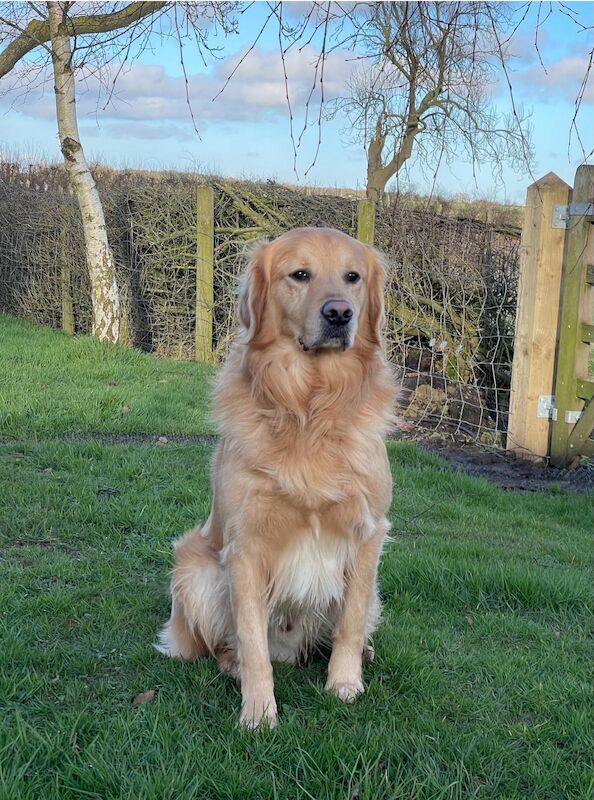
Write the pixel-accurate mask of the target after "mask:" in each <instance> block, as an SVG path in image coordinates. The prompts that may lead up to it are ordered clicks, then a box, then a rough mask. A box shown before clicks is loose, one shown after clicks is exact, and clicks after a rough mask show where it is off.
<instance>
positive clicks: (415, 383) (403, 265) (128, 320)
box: [0, 165, 519, 446]
mask: <svg viewBox="0 0 594 800" xmlns="http://www.w3.org/2000/svg"><path fill="white" fill-rule="evenodd" d="M96 178H97V182H98V185H99V189H100V193H101V196H102V200H103V204H104V210H105V215H106V221H107V226H108V232H109V238H110V242H111V245H112V248H113V250H114V255H115V258H116V263H117V273H118V282H119V286H120V291H121V293H122V298H123V306H124V318H123V338H124V341H125V343H127V344H130V345H133V346H135V347H139V348H141V349H143V350H145V351H147V352H150V353H153V354H155V355H156V356H159V357H167V358H177V359H191V358H194V356H195V352H196V351H195V347H196V344H195V343H196V336H195V333H196V325H197V313H196V308H197V294H198V292H197V287H198V286H199V282H200V281H201V280H203V279H204V278H205V276H203V275H201V274H200V269H201V267H200V265H199V260H198V259H197V226H198V223H197V205H196V187H197V185H200V184H201V183H202V184H204V183H207V182H208V183H210V184H211V185H213V187H214V200H215V201H214V269H213V274H212V276H210V279H211V280H212V283H213V304H212V309H210V311H211V313H212V352H213V360H214V362H215V363H218V362H220V361H221V359H222V358H224V356H225V353H226V352H227V350H228V347H229V344H230V342H231V339H232V337H233V332H234V328H235V303H236V286H237V278H238V276H239V273H240V271H241V269H242V266H243V259H244V252H245V248H246V245H248V244H249V243H251V242H253V241H255V240H258V239H260V238H262V237H274V236H277V235H279V234H280V233H282V232H283V231H285V230H289V229H291V228H294V227H299V226H307V225H313V226H328V227H334V228H337V229H339V230H342V231H344V232H345V233H349V234H351V235H356V230H357V214H358V203H357V200H356V199H354V198H350V197H339V196H329V195H312V194H309V193H307V194H306V193H305V192H303V191H299V190H295V189H289V188H287V187H285V186H282V185H280V184H276V183H272V182H266V183H247V182H235V181H233V182H230V181H229V182H225V181H222V180H219V179H206V178H201V177H197V176H191V175H185V174H175V173H155V174H151V173H125V172H124V173H115V172H112V171H105V172H101V171H99V172H98V174H97V175H96ZM375 241H376V245H377V247H378V248H379V249H380V250H382V251H383V252H384V254H385V255H386V259H387V285H386V314H387V323H386V348H387V353H388V356H389V358H390V359H391V360H392V361H393V362H394V364H395V365H397V367H398V368H399V371H400V373H401V377H402V381H403V386H404V392H403V399H402V407H401V408H400V409H399V414H400V417H401V420H402V423H401V426H402V429H403V430H405V431H406V430H409V431H410V433H411V435H413V434H414V431H416V430H417V429H418V428H419V427H421V428H425V429H426V428H427V427H430V428H431V429H433V430H437V431H438V432H440V435H442V434H443V433H448V434H452V435H453V436H454V437H462V438H470V439H474V440H480V441H483V442H486V443H488V444H492V445H494V446H503V445H504V443H505V432H506V428H507V414H508V408H509V391H510V379H511V363H512V358H513V343H514V324H515V311H516V295H517V277H518V246H519V231H518V230H512V229H502V228H498V227H496V226H494V225H491V224H486V223H481V222H477V221H475V220H468V219H454V218H450V217H446V216H439V215H436V214H435V213H430V212H425V211H422V210H414V209H410V208H406V207H404V206H403V205H402V204H399V203H395V204H392V205H389V206H387V207H386V208H382V209H378V212H377V219H376V237H375ZM0 309H2V310H4V311H6V312H8V313H11V314H15V315H17V316H19V317H23V318H27V319H30V320H34V321H36V322H39V323H42V324H45V325H51V326H53V327H55V328H63V329H66V330H68V331H69V332H73V333H88V332H89V331H90V326H91V305H90V286H89V281H88V276H87V273H86V266H85V257H84V248H83V243H82V229H81V224H80V215H79V212H78V207H77V204H76V202H75V200H74V198H73V197H72V195H71V194H70V193H69V191H68V189H67V186H66V183H65V180H64V176H63V175H62V174H61V173H60V171H59V170H54V171H53V172H49V171H48V170H46V171H42V172H41V173H37V174H35V175H33V176H31V175H30V174H27V175H23V174H21V173H18V172H14V171H12V172H11V171H10V170H9V169H8V168H7V166H6V165H4V168H2V167H1V166H0Z"/></svg>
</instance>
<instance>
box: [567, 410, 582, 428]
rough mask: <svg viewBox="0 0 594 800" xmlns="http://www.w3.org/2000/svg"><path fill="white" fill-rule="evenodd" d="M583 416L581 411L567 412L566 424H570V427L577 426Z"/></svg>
mask: <svg viewBox="0 0 594 800" xmlns="http://www.w3.org/2000/svg"><path fill="white" fill-rule="evenodd" d="M581 416H582V412H581V411H566V412H565V422H569V424H570V425H575V423H576V422H577V421H578V419H579V418H580V417H581Z"/></svg>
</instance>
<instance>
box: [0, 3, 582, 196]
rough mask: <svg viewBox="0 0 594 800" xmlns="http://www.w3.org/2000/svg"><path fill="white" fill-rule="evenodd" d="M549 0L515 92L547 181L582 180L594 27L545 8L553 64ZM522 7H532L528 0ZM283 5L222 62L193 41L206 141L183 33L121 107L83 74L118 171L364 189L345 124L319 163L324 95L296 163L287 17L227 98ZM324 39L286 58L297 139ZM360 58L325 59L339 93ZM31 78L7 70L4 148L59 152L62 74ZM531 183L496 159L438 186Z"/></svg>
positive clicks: (87, 140)
mask: <svg viewBox="0 0 594 800" xmlns="http://www.w3.org/2000/svg"><path fill="white" fill-rule="evenodd" d="M79 5H83V4H79ZM538 5H539V4H538V3H532V4H531V7H530V10H529V17H528V19H527V20H526V21H525V22H524V23H523V26H522V28H521V29H520V30H519V32H518V34H517V35H516V38H515V40H514V42H513V43H512V50H513V53H514V54H515V57H514V59H513V60H512V61H511V62H510V64H511V65H512V66H511V69H512V73H511V77H512V82H513V84H514V96H515V100H516V102H517V103H520V104H523V105H524V106H526V107H527V108H530V109H531V110H532V127H533V141H534V146H535V151H536V162H537V163H536V165H535V168H534V171H533V177H535V178H538V177H540V176H541V175H543V174H544V173H546V172H549V171H550V170H553V171H554V172H556V173H557V174H558V175H560V176H561V177H562V178H564V179H565V180H566V181H568V182H572V178H573V175H574V173H575V169H576V167H577V165H578V164H579V163H580V162H581V160H582V156H581V151H580V149H579V147H578V146H577V143H576V142H575V137H574V145H573V146H572V147H571V148H570V151H569V152H568V141H569V132H570V126H571V120H572V117H573V114H574V102H575V98H576V95H577V93H578V90H579V87H580V82H581V80H582V78H583V75H584V73H585V70H586V66H587V55H588V51H589V50H590V49H591V48H592V45H593V35H592V31H591V30H590V31H586V32H583V31H580V28H579V27H578V26H577V25H576V24H575V23H574V22H573V21H572V20H571V19H569V17H568V16H567V15H566V14H565V13H563V10H564V8H566V7H567V6H563V5H561V4H559V3H552V4H549V3H546V4H544V3H543V4H541V17H542V16H544V15H545V14H546V12H547V10H548V8H549V6H551V8H552V11H553V13H552V14H551V16H550V17H549V19H548V20H547V21H546V22H545V24H544V25H543V26H542V28H541V30H540V32H539V44H540V50H541V54H542V58H543V61H544V64H545V67H546V72H545V70H544V69H543V67H542V66H541V65H540V63H539V59H538V54H537V52H536V49H535V47H534V35H535V23H536V13H537V10H538ZM307 6H308V4H307V3H294V4H285V9H286V11H285V13H286V14H288V15H293V16H294V17H295V18H296V16H297V14H298V13H299V12H302V11H303V9H304V8H307ZM569 6H570V7H571V8H572V9H573V10H574V11H575V12H576V14H577V15H578V16H579V19H580V20H581V21H582V22H583V24H584V25H590V26H591V25H592V24H594V3H592V2H582V3H570V4H569ZM513 7H514V9H516V10H517V13H518V14H519V13H520V11H521V8H522V6H521V4H513ZM269 11H270V8H269V6H268V4H267V3H264V2H260V3H254V4H252V5H251V6H250V7H249V8H247V10H246V11H245V13H244V14H242V15H241V16H240V17H239V34H237V35H230V36H227V37H225V36H222V35H219V36H218V37H216V38H212V40H211V42H212V44H214V45H216V46H217V47H220V48H221V50H220V52H219V56H220V58H219V59H218V60H214V59H212V58H208V57H207V63H206V65H204V64H203V63H202V61H201V59H200V57H199V56H198V53H197V51H196V48H195V47H193V46H191V45H190V43H189V42H188V43H187V44H186V46H185V47H184V50H183V54H184V63H185V66H186V75H187V77H188V93H189V97H190V104H191V108H192V111H193V114H194V116H195V120H196V127H197V129H198V133H199V136H198V135H197V134H196V132H195V131H194V128H193V125H192V120H191V115H190V111H189V108H188V104H187V101H186V97H185V92H186V84H185V79H184V74H183V70H182V67H181V62H180V55H179V46H178V44H177V42H176V41H174V40H172V39H167V38H166V39H163V40H159V39H158V38H156V37H155V38H154V39H153V46H152V49H151V50H150V51H149V50H145V52H144V53H142V54H141V55H140V56H139V58H138V59H136V60H135V61H134V62H133V63H131V64H130V65H126V66H125V68H124V69H123V70H122V71H121V73H120V74H119V77H118V80H117V82H116V84H115V87H116V88H115V92H114V95H113V97H112V98H111V102H110V103H108V105H107V107H104V106H105V102H106V99H107V94H106V90H105V88H103V89H101V87H100V85H99V82H98V80H97V77H96V76H94V75H91V77H89V78H88V79H87V80H86V81H85V82H81V83H80V84H79V87H78V104H79V125H80V133H81V139H82V141H83V144H84V146H85V149H86V152H87V154H88V156H89V157H90V158H92V159H93V160H100V161H102V162H105V163H109V164H112V165H114V166H127V167H142V168H145V169H169V168H172V169H196V170H198V171H204V172H211V173H218V174H223V175H227V176H233V177H248V178H261V179H265V178H271V179H276V180H280V181H288V182H291V183H305V184H317V185H320V186H340V187H355V188H356V187H362V186H364V179H365V153H364V150H363V147H362V145H359V146H357V145H354V144H353V143H348V142H346V141H345V140H344V137H343V135H341V131H342V130H343V128H344V120H342V119H337V120H333V121H325V122H323V124H322V128H321V133H322V143H321V146H320V150H319V153H318V155H317V158H316V160H315V164H314V166H313V167H311V169H309V171H307V170H308V167H310V164H311V163H312V160H313V159H314V154H315V152H316V147H317V142H318V126H317V124H315V123H316V122H317V112H318V104H317V103H316V102H315V100H314V102H312V104H311V109H312V120H311V121H312V122H313V123H314V124H312V125H311V127H310V128H309V129H308V130H307V131H306V133H305V135H304V138H303V140H302V144H301V147H300V148H299V152H298V158H297V164H296V168H297V169H296V171H295V168H294V167H295V165H294V159H293V147H292V143H291V137H290V125H289V115H288V111H287V107H286V100H285V96H284V91H285V90H284V82H283V74H282V67H281V62H280V58H279V55H278V38H277V28H275V26H274V25H272V24H271V25H270V26H269V28H268V29H267V30H266V31H265V33H264V34H263V35H262V37H261V38H260V40H259V42H258V44H257V46H256V47H255V48H254V49H253V50H252V52H251V53H250V54H249V55H248V56H247V57H246V59H245V61H244V62H243V64H242V65H241V67H240V68H239V69H238V71H237V72H236V74H235V75H234V77H233V79H232V81H231V82H230V83H229V85H228V86H227V88H226V89H225V91H224V92H223V93H222V94H221V95H220V96H219V97H218V98H217V99H216V100H214V101H213V99H212V98H213V97H214V96H215V95H216V94H217V93H218V92H219V91H220V89H222V88H223V86H224V84H225V80H226V78H227V77H228V76H229V74H230V72H231V70H232V69H233V67H234V66H235V65H236V64H237V62H238V60H239V58H240V57H241V55H242V54H244V53H245V51H246V49H247V48H248V47H249V46H250V45H251V44H252V43H253V42H254V39H255V37H256V36H257V34H258V31H259V30H260V28H261V26H262V24H263V21H264V19H265V17H266V16H267V14H268V13H269ZM317 45H318V42H317V41H316V40H314V41H313V42H312V44H311V46H309V47H306V48H305V49H304V50H303V51H302V52H301V53H298V52H297V51H294V53H293V54H291V55H290V56H289V57H288V58H287V61H286V64H287V71H288V79H289V89H290V95H291V99H292V104H293V110H294V115H295V120H294V133H295V134H296V135H297V134H298V133H299V132H300V130H301V128H302V125H303V115H304V98H305V97H306V96H307V94H308V91H309V88H310V86H311V85H312V81H313V79H314V67H313V65H314V62H315V57H316V52H317V51H316V46H317ZM117 66H118V64H117V62H116V63H114V64H112V70H114V69H115V68H116V67H117ZM352 67H353V54H352V53H350V52H348V51H346V50H344V49H340V48H339V49H338V50H337V51H336V52H335V53H333V54H332V55H331V56H330V58H329V60H328V62H327V64H326V68H325V69H326V74H325V86H326V90H325V91H326V96H333V95H334V96H337V95H340V94H341V90H342V89H343V87H344V82H345V80H346V78H347V76H348V74H349V72H350V70H351V69H352ZM113 74H114V73H113V71H112V73H111V76H104V83H106V84H108V85H109V84H110V81H111V79H112V77H113ZM18 77H19V76H18V75H11V76H7V78H5V79H3V81H1V82H0V115H2V116H1V119H2V122H1V127H0V150H3V151H4V152H7V153H9V154H10V153H18V154H20V155H22V156H24V157H29V156H30V155H31V156H32V157H33V158H35V157H41V158H49V159H52V160H53V159H59V157H60V156H59V149H58V142H57V133H56V126H55V119H54V107H53V97H52V92H51V83H50V84H46V86H45V88H42V87H41V86H39V87H37V88H33V89H32V90H30V91H29V92H28V94H27V95H23V93H22V91H19V89H18V87H17V88H15V89H14V90H8V89H9V84H12V83H15V82H17V79H18ZM593 83H594V78H593V79H591V80H590V82H589V85H588V87H587V89H586V93H585V97H584V102H583V104H582V109H581V113H580V120H579V130H580V132H581V135H582V138H583V141H584V145H585V147H586V150H590V149H591V148H592V145H593V139H594V91H593V85H592V84H593ZM2 89H4V92H3V93H2V92H1V90H2ZM493 101H494V103H495V104H496V105H497V107H498V108H499V109H500V110H501V111H502V112H505V111H508V110H509V106H510V101H509V96H508V94H507V92H506V90H505V88H504V84H503V81H502V82H500V84H499V85H497V86H495V87H494V90H493ZM306 172H307V174H306ZM531 180H532V178H531V177H530V176H529V175H528V174H518V173H515V172H513V171H512V170H509V169H508V170H506V171H505V172H504V180H503V182H499V183H498V182H496V181H495V180H494V178H493V176H492V172H491V169H490V168H489V167H488V165H484V166H483V168H481V169H479V171H478V173H477V176H476V182H475V180H474V179H473V175H472V169H471V167H470V165H468V164H465V163H463V162H461V161H456V162H454V163H452V164H451V165H449V166H444V167H442V168H441V170H440V173H439V174H438V176H437V179H436V181H435V186H434V191H437V192H442V193H444V194H447V195H453V194H457V193H465V194H468V195H471V196H479V197H485V198H487V199H493V200H500V201H511V202H521V201H522V200H523V198H524V195H525V189H526V186H527V185H528V184H529V183H530V182H531ZM407 181H408V185H409V186H410V187H411V188H413V189H415V190H416V191H418V192H420V193H428V192H429V191H431V188H432V183H433V181H432V179H431V177H430V176H425V175H423V172H422V170H420V169H418V168H413V169H412V170H411V171H410V174H409V175H408V176H407V178H406V179H405V181H404V182H403V185H406V182H407Z"/></svg>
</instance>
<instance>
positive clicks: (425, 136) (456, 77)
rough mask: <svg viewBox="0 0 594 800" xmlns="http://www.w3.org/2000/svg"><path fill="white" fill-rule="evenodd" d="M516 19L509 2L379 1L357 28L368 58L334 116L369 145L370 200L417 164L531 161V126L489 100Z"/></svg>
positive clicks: (333, 110) (497, 164)
mask: <svg viewBox="0 0 594 800" xmlns="http://www.w3.org/2000/svg"><path fill="white" fill-rule="evenodd" d="M508 22H509V9H508V8H507V4H505V3H502V4H497V3H488V2H481V3H474V2H424V3H416V2H414V3H413V2H411V3H407V2H386V3H377V4H374V5H373V6H371V7H370V8H369V9H368V11H367V13H366V14H365V15H364V17H363V19H362V20H359V21H356V26H357V30H356V38H357V42H358V44H359V45H360V47H361V48H362V51H363V60H362V61H361V64H360V67H359V69H358V70H356V71H355V72H354V75H353V77H352V79H351V80H350V83H349V87H348V88H349V91H348V93H347V94H346V96H344V97H342V98H340V99H338V100H336V101H335V102H334V103H333V104H332V107H331V110H330V112H331V114H336V113H337V112H339V111H340V112H343V113H344V114H345V115H346V117H347V120H348V125H349V128H348V130H349V134H350V136H351V137H352V138H354V139H355V140H358V141H359V142H361V141H362V142H364V144H365V147H366V150H367V196H368V197H369V198H373V199H376V200H380V201H381V199H382V197H383V195H384V192H385V188H386V184H387V183H388V181H389V180H390V179H391V178H392V177H393V176H394V175H397V174H398V172H399V171H400V170H401V169H402V167H403V166H404V165H405V164H406V163H407V162H408V161H409V160H410V159H413V160H416V161H417V162H420V163H421V164H422V165H423V167H424V168H425V169H433V170H436V169H437V167H438V166H439V165H440V163H442V162H443V161H446V162H447V161H449V160H450V159H452V158H453V157H454V156H455V155H460V154H462V153H464V154H466V155H467V156H468V157H469V159H470V160H471V161H472V162H473V164H476V163H485V162H488V163H490V164H492V165H493V166H494V167H495V168H496V169H500V168H501V166H502V164H503V163H505V162H509V163H512V164H514V165H516V166H517V165H522V166H526V165H527V164H530V162H531V160H532V149H531V146H530V141H529V130H528V128H527V126H526V119H525V118H524V117H523V115H522V114H521V112H520V113H519V114H518V113H516V114H515V115H514V114H511V115H509V116H508V117H507V118H504V119H502V118H501V117H500V116H499V115H498V113H497V112H496V110H495V108H494V106H493V104H492V102H491V100H490V97H489V95H490V89H491V88H492V84H493V82H494V80H495V78H496V75H497V70H498V68H499V65H500V52H499V48H500V38H499V33H500V32H501V31H502V30H503V29H504V27H505V26H506V24H507V23H508Z"/></svg>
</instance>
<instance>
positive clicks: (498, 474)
mask: <svg viewBox="0 0 594 800" xmlns="http://www.w3.org/2000/svg"><path fill="white" fill-rule="evenodd" d="M390 438H391V439H392V440H394V441H414V442H415V444H417V445H418V446H419V447H421V448H423V449H424V450H426V451H427V452H430V453H432V454H434V455H437V456H439V457H440V458H443V459H444V460H445V461H447V463H448V464H450V465H451V466H453V467H455V468H456V469H459V470H461V471H462V472H466V473H468V474H469V475H474V476H475V477H481V478H486V479H487V480H489V481H492V482H493V483H496V484H497V485H498V486H501V488H502V489H509V490H510V491H518V492H542V491H547V492H577V493H580V494H587V493H590V492H594V461H592V460H589V461H586V460H584V461H583V462H582V463H581V464H580V465H579V466H578V467H576V468H575V469H555V468H554V467H551V466H549V465H548V464H547V463H546V462H545V461H544V460H543V462H540V463H533V462H530V461H524V460H522V459H520V458H516V457H514V456H512V455H509V454H507V453H506V452H505V451H504V450H497V449H495V448H488V447H487V446H485V445H483V446H481V445H477V444H475V443H471V442H467V443H459V442H454V441H453V440H452V437H449V436H447V435H445V434H444V435H443V436H442V435H441V434H439V433H437V432H436V431H435V430H434V431H430V432H427V431H425V432H423V431H420V430H419V429H418V428H415V429H413V426H411V430H408V429H407V430H406V431H402V430H401V431H397V432H396V433H395V434H394V435H393V436H391V437H390ZM53 441H62V442H73V443H74V442H81V443H83V442H99V443H101V444H104V445H127V444H145V445H147V444H148V445H153V446H155V447H167V446H171V445H180V444H183V445H188V444H189V445H207V446H211V445H214V444H216V443H217V441H218V437H217V436H214V435H210V434H194V435H192V434H161V435H159V434H109V433H106V434H102V433H70V434H64V435H63V436H60V437H58V438H57V440H56V439H54V440H53ZM1 444H17V442H16V440H10V439H8V438H4V439H2V438H0V445H1Z"/></svg>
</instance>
